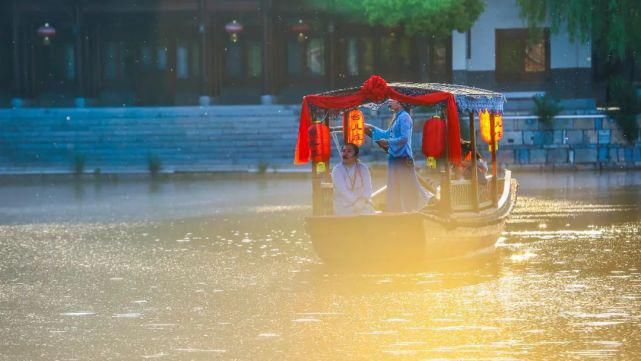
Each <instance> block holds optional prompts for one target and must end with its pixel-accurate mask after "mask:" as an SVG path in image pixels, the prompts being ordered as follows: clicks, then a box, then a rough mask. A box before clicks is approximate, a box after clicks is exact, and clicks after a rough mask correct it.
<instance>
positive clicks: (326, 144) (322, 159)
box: [307, 122, 331, 173]
mask: <svg viewBox="0 0 641 361" xmlns="http://www.w3.org/2000/svg"><path fill="white" fill-rule="evenodd" d="M307 133H308V134H309V150H310V153H311V156H312V161H313V162H314V163H318V164H317V169H323V170H324V169H325V168H324V167H325V163H326V162H327V161H329V157H330V156H331V147H330V136H329V127H328V126H327V125H325V124H324V123H321V122H317V123H313V124H312V125H310V127H309V128H308V129H307ZM320 163H323V164H322V165H321V164H320ZM319 173H320V172H319Z"/></svg>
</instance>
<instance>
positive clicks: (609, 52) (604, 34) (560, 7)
mask: <svg viewBox="0 0 641 361" xmlns="http://www.w3.org/2000/svg"><path fill="white" fill-rule="evenodd" d="M517 2H518V3H519V5H520V6H521V16H522V17H523V18H524V19H526V21H527V22H528V25H529V26H530V28H531V29H532V30H536V29H540V27H541V25H542V24H543V23H544V22H545V21H546V20H549V21H550V25H551V30H552V32H558V31H559V30H561V28H562V27H565V30H567V32H568V34H569V35H570V38H571V39H572V40H578V41H583V42H585V41H588V40H591V41H592V50H593V52H594V53H595V54H596V55H598V56H600V57H602V58H603V59H605V65H606V67H605V68H606V74H605V76H606V83H605V85H606V103H608V105H616V106H617V107H618V108H619V110H618V111H617V112H614V113H610V115H611V116H612V117H613V118H614V119H615V120H616V121H617V123H618V125H619V127H620V128H621V130H622V132H623V134H624V136H625V138H626V139H627V140H628V141H629V142H630V143H632V142H634V141H636V139H637V137H638V134H639V128H638V124H637V122H636V115H637V114H638V113H639V112H641V100H640V99H639V97H638V95H637V92H636V89H635V87H634V85H633V84H632V83H631V80H632V79H631V78H632V75H634V63H635V61H636V62H639V61H641V1H640V0H517ZM534 33H536V31H534Z"/></svg>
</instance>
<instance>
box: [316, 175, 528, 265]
mask: <svg viewBox="0 0 641 361" xmlns="http://www.w3.org/2000/svg"><path fill="white" fill-rule="evenodd" d="M517 186H518V184H517V183H516V181H513V182H512V184H511V186H510V187H508V188H510V190H508V192H510V195H509V196H508V197H507V198H506V200H505V202H504V203H503V204H502V205H501V206H500V207H499V208H492V209H486V210H483V211H480V212H459V213H452V214H448V215H447V216H442V215H440V214H439V213H438V212H436V211H434V212H430V211H422V212H413V213H379V214H372V215H357V216H313V217H308V218H307V219H306V230H307V232H308V234H309V235H310V237H311V239H312V243H313V245H314V249H315V250H316V253H317V254H318V256H319V257H320V258H321V259H322V260H323V261H324V262H326V263H347V264H372V263H377V264H391V263H396V264H398V263H409V262H412V263H413V262H429V261H433V260H440V259H447V258H454V257H461V256H465V255H467V254H470V253H473V252H476V251H479V250H481V249H485V248H488V247H491V246H493V245H494V244H495V243H496V241H497V240H498V238H499V237H500V235H501V233H502V232H503V228H504V226H505V221H506V219H507V217H508V216H509V214H510V213H511V211H512V208H513V206H514V204H515V202H516V188H517Z"/></svg>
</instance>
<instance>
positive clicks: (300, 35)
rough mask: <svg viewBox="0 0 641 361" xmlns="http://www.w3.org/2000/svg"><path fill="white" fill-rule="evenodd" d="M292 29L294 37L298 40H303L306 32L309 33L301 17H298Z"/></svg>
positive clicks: (305, 37) (307, 26)
mask: <svg viewBox="0 0 641 361" xmlns="http://www.w3.org/2000/svg"><path fill="white" fill-rule="evenodd" d="M292 31H293V32H295V33H296V34H297V35H296V38H297V39H298V41H300V42H303V41H305V39H307V34H308V33H309V25H308V24H307V23H304V22H303V20H302V19H299V20H298V22H297V23H296V24H294V25H292Z"/></svg>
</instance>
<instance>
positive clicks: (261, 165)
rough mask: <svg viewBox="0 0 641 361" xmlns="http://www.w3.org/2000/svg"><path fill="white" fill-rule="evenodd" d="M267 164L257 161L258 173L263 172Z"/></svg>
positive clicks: (265, 170)
mask: <svg viewBox="0 0 641 361" xmlns="http://www.w3.org/2000/svg"><path fill="white" fill-rule="evenodd" d="M268 166H269V165H268V164H267V163H265V162H263V161H260V162H258V167H256V170H257V172H258V174H265V173H266V172H267V167H268Z"/></svg>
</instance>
